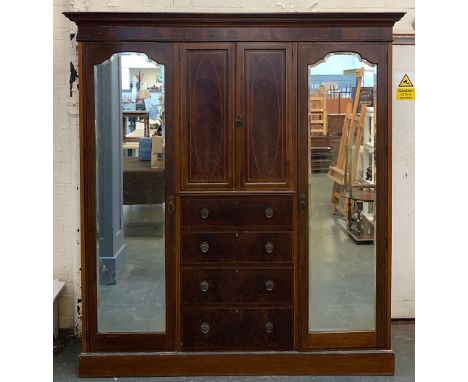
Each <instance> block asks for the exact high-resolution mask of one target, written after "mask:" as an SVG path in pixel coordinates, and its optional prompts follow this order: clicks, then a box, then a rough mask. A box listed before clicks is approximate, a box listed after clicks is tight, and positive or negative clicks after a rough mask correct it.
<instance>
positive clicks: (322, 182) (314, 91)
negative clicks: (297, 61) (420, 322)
mask: <svg viewBox="0 0 468 382" xmlns="http://www.w3.org/2000/svg"><path fill="white" fill-rule="evenodd" d="M376 84H377V66H376V65H372V64H370V63H368V62H366V61H364V60H362V59H361V57H360V56H359V55H357V54H354V53H341V52H340V53H331V54H328V55H327V56H326V57H325V58H324V59H323V60H322V61H320V62H318V63H315V64H314V65H309V67H308V89H309V94H308V97H309V99H308V136H309V155H308V166H309V171H308V173H309V183H308V194H309V195H308V201H309V206H308V208H309V214H308V216H309V254H308V255H309V314H308V317H309V322H308V328H309V332H341V331H371V330H375V325H376V323H375V321H376V249H375V231H376V230H375V228H374V227H375V224H376V218H377V213H376V212H377V211H376V208H375V206H376V203H375V200H376V194H375V191H376V189H375V179H376V165H375V146H374V142H375V138H376V134H377V132H378V126H377V125H376V121H377V119H376V115H377V108H376V106H377V103H376V95H377V92H376Z"/></svg>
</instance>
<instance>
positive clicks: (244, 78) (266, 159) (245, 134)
mask: <svg viewBox="0 0 468 382" xmlns="http://www.w3.org/2000/svg"><path fill="white" fill-rule="evenodd" d="M293 71H294V69H293V65H292V45H291V44H283V43H281V44H278V43H272V44H268V43H262V44H257V43H255V44H239V45H238V55H237V73H238V81H237V84H238V91H237V102H238V104H237V113H236V127H238V129H236V130H237V131H238V135H237V137H238V143H239V149H240V150H239V153H238V155H239V164H240V166H239V176H240V188H242V189H258V188H263V189H264V188H274V189H278V188H279V189H290V188H292V184H293V181H292V168H293V164H294V163H293V162H294V160H293V158H292V145H293V142H294V136H293V133H294V129H293V124H294V119H293V117H292V113H291V111H292V105H293V104H294V103H293V99H292V97H294V95H293V92H292V86H293V80H294V78H295V76H294V75H293Z"/></svg>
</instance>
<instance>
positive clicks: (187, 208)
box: [182, 196, 293, 227]
mask: <svg viewBox="0 0 468 382" xmlns="http://www.w3.org/2000/svg"><path fill="white" fill-rule="evenodd" d="M292 211H293V199H292V197H290V198H277V197H276V198H275V197H266V196H265V197H245V198H224V199H216V198H207V199H199V198H182V226H183V227H216V226H242V225H243V226H256V225H260V226H288V227H291V226H292V221H293V217H292Z"/></svg>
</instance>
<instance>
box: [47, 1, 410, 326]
mask: <svg viewBox="0 0 468 382" xmlns="http://www.w3.org/2000/svg"><path fill="white" fill-rule="evenodd" d="M64 11H114V12H118V11H135V12H137V11H140V12H142V11H143V12H144V11H147V12H334V11H336V12H338V11H348V12H351V11H354V12H360V11H363V12H369V11H374V12H378V11H405V12H407V15H406V16H405V17H404V18H403V19H402V20H401V21H400V22H398V23H397V24H396V26H395V29H394V32H395V33H414V30H413V27H412V22H413V20H414V0H352V1H350V0H348V1H346V0H316V1H314V0H276V1H267V0H224V1H218V0H54V58H53V65H54V277H55V278H59V279H60V280H63V281H65V282H66V287H65V290H64V292H63V293H62V295H61V297H60V327H61V328H71V327H73V328H74V329H75V331H76V333H77V334H79V333H80V332H81V320H80V310H81V304H80V302H81V291H80V242H79V240H80V235H79V223H80V217H79V211H80V210H79V188H78V187H79V157H78V147H79V143H78V91H77V83H74V84H73V88H72V97H70V85H69V78H70V62H72V63H73V64H74V65H75V67H76V61H77V57H76V43H75V42H74V40H73V39H71V38H70V35H71V34H73V33H74V32H75V31H76V27H75V25H74V24H73V23H70V22H69V21H68V20H67V19H66V18H65V17H64V16H63V15H62V12H64ZM395 224H397V222H395Z"/></svg>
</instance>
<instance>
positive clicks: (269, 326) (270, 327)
mask: <svg viewBox="0 0 468 382" xmlns="http://www.w3.org/2000/svg"><path fill="white" fill-rule="evenodd" d="M273 327H274V325H273V322H271V321H268V322H267V323H266V324H265V332H267V333H271V332H273Z"/></svg>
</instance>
